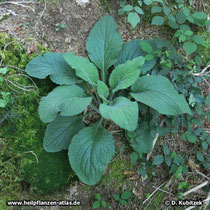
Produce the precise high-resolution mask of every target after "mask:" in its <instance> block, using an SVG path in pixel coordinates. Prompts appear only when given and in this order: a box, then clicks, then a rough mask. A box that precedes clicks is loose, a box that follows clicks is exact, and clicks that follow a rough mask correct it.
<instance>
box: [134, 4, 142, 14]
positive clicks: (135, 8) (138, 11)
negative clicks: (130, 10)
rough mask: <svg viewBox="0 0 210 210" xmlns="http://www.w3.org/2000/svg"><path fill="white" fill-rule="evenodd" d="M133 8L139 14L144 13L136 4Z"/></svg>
mask: <svg viewBox="0 0 210 210" xmlns="http://www.w3.org/2000/svg"><path fill="white" fill-rule="evenodd" d="M134 10H135V11H136V12H137V13H139V14H140V15H143V14H144V11H143V10H142V9H141V8H140V7H138V6H135V7H134Z"/></svg>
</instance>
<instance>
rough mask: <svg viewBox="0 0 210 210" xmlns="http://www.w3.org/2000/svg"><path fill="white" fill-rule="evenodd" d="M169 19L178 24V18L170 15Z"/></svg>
mask: <svg viewBox="0 0 210 210" xmlns="http://www.w3.org/2000/svg"><path fill="white" fill-rule="evenodd" d="M168 19H169V20H170V21H172V22H174V23H175V22H176V18H175V17H174V16H173V15H172V14H170V15H168Z"/></svg>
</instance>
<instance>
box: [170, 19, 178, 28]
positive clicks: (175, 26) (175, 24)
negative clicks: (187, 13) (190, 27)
mask: <svg viewBox="0 0 210 210" xmlns="http://www.w3.org/2000/svg"><path fill="white" fill-rule="evenodd" d="M168 25H169V26H170V27H171V28H173V29H178V28H179V25H178V24H177V23H176V22H173V21H171V20H169V21H168Z"/></svg>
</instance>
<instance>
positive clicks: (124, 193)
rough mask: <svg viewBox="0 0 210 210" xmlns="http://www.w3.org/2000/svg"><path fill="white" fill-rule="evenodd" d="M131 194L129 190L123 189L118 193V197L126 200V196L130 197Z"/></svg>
mask: <svg viewBox="0 0 210 210" xmlns="http://www.w3.org/2000/svg"><path fill="white" fill-rule="evenodd" d="M131 195H132V193H131V192H130V191H124V192H123V193H122V194H121V195H120V197H121V198H122V199H125V200H127V199H128V198H130V197H131Z"/></svg>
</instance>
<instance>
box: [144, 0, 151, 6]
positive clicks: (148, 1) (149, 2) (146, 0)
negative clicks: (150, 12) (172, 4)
mask: <svg viewBox="0 0 210 210" xmlns="http://www.w3.org/2000/svg"><path fill="white" fill-rule="evenodd" d="M144 3H145V4H146V5H150V4H152V0H144Z"/></svg>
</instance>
